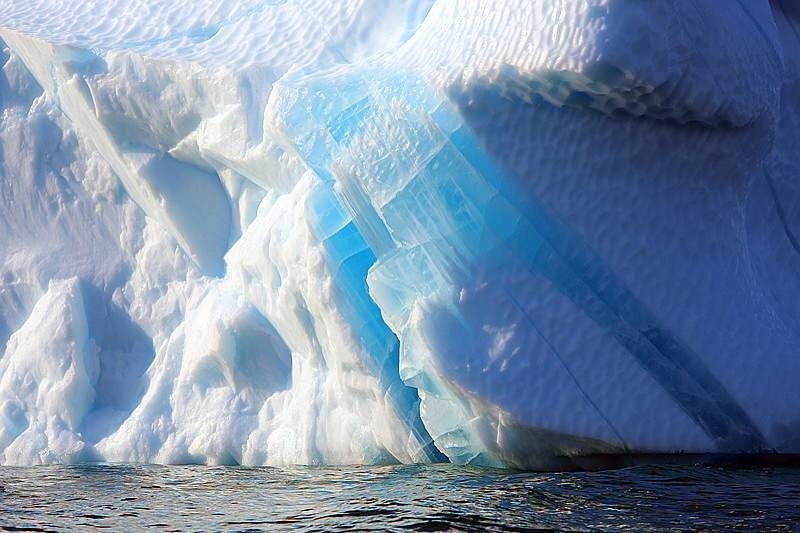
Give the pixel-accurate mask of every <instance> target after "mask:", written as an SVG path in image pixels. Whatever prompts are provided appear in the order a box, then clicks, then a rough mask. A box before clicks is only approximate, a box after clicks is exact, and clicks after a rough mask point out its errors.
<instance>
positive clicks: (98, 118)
mask: <svg viewBox="0 0 800 533" xmlns="http://www.w3.org/2000/svg"><path fill="white" fill-rule="evenodd" d="M0 13H2V15H0V62H2V64H3V67H2V70H1V71H0V109H1V110H2V114H1V115H0V199H2V202H1V203H0V353H2V358H0V462H2V463H6V464H34V463H52V462H74V461H85V460H100V461H130V462H161V463H187V462H188V463H195V462H197V463H209V464H235V463H240V464H271V465H277V464H320V463H339V464H341V463H385V462H393V461H400V462H418V461H437V460H444V459H446V458H447V459H450V460H451V461H454V462H459V463H470V462H471V463H476V464H490V465H497V466H522V467H536V468H563V467H569V466H572V465H573V464H574V463H573V461H576V460H579V457H581V456H584V455H591V454H598V453H599V454H605V453H644V452H663V453H673V452H701V453H714V452H720V453H739V452H741V453H755V452H763V451H772V450H776V451H779V452H787V453H788V452H792V453H800V389H798V388H797V387H796V383H797V381H798V378H800V358H798V357H797V347H798V346H800V306H799V304H798V301H800V300H799V299H798V296H799V295H800V276H798V273H800V244H798V243H799V242H800V182H799V181H798V177H800V175H799V174H798V172H800V159H798V155H797V151H796V149H795V147H796V146H797V143H798V141H799V140H800V139H799V138H798V137H799V136H800V133H799V132H800V129H799V128H800V92H798V83H800V82H799V81H798V80H800V38H799V37H798V35H800V13H799V12H798V10H797V9H796V8H795V7H794V2H792V1H790V0H780V1H779V0H773V1H772V2H769V1H767V0H731V1H730V5H728V6H726V9H724V10H722V9H719V2H718V1H716V0H695V1H690V0H675V1H673V2H637V1H633V0H630V1H612V0H591V1H587V2H561V1H556V0H344V1H334V0H246V1H240V2H212V1H210V0H202V1H192V2H187V1H166V0H133V1H127V0H110V1H107V2H102V3H98V2H94V1H89V0H58V1H53V0H30V1H25V2H19V1H16V0H0Z"/></svg>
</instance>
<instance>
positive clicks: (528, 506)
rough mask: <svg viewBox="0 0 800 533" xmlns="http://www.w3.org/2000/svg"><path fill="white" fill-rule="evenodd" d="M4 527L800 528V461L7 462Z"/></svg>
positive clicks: (2, 471) (0, 519) (1, 478)
mask: <svg viewBox="0 0 800 533" xmlns="http://www.w3.org/2000/svg"><path fill="white" fill-rule="evenodd" d="M0 486H2V490H1V491H0V526H2V528H3V529H10V530H14V529H15V528H28V529H33V528H37V529H39V530H55V529H57V530H64V529H85V528H88V527H96V528H109V529H114V530H140V529H147V528H150V529H153V530H157V531H162V530H170V531H197V530H240V531H241V530H249V531H257V530H270V529H281V530H285V529H298V530H326V531H337V530H365V529H379V530H385V529H411V530H418V531H436V530H444V529H455V530H469V531H485V530H514V531H522V530H527V529H531V528H548V529H551V528H552V529H567V530H569V529H578V530H586V529H598V530H619V529H631V530H636V531H644V530H658V531H664V530H686V529H691V528H699V529H706V530H708V529H723V528H724V529H742V530H766V529H770V530H787V531H791V530H798V529H800V470H798V469H782V468H746V469H743V468H740V469H732V468H721V467H697V466H691V467H674V466H672V467H671V466H640V467H635V468H628V469H622V470H614V471H605V472H595V473H561V474H537V473H520V472H509V471H499V470H487V469H477V468H463V467H456V466H452V465H438V466H390V467H347V468H333V467H305V468H238V467H202V466H171V467H165V466H109V465H85V466H54V467H37V468H0Z"/></svg>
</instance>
